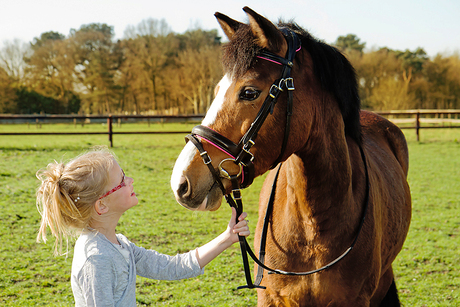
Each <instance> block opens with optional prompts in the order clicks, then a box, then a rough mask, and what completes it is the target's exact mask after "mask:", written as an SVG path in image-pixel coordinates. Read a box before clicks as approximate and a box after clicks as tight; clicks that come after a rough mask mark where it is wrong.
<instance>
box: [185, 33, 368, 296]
mask: <svg viewBox="0 0 460 307" xmlns="http://www.w3.org/2000/svg"><path fill="white" fill-rule="evenodd" d="M281 31H282V32H283V34H284V35H285V38H286V41H287V43H288V51H287V55H286V58H282V57H280V56H278V55H275V54H272V53H270V52H268V51H262V52H261V53H260V54H259V55H258V56H257V57H258V58H260V59H263V60H267V61H270V62H274V63H276V64H279V65H282V66H283V69H282V73H281V77H280V78H279V79H278V80H276V81H275V82H274V83H273V84H272V86H271V88H270V91H269V95H268V96H267V97H266V99H265V101H264V102H263V104H262V106H261V108H260V110H259V112H258V114H257V116H256V119H255V120H254V122H253V123H252V124H251V127H250V128H249V129H248V131H247V132H246V133H245V134H244V136H243V137H242V138H241V139H240V141H239V143H238V144H235V143H233V142H232V141H230V140H229V139H227V138H226V137H224V136H223V135H221V134H219V133H218V132H216V131H214V130H212V129H211V128H208V127H205V126H201V125H199V126H196V127H194V128H193V129H192V133H191V134H189V135H187V136H186V138H187V139H188V140H190V141H191V142H192V143H193V144H194V145H195V147H196V148H197V149H198V151H199V152H200V156H201V158H202V159H203V162H204V164H205V165H206V166H207V167H208V169H209V171H210V172H211V174H212V176H213V177H214V180H215V184H217V185H218V186H219V188H220V189H221V190H222V193H223V195H224V196H225V199H226V201H227V203H228V204H229V205H230V207H234V208H235V209H236V211H237V217H238V216H239V215H240V214H241V213H242V212H243V202H242V197H241V188H245V187H247V186H249V185H250V184H251V183H252V181H253V180H254V164H253V160H254V155H253V154H252V153H251V152H250V149H251V148H252V146H254V144H255V139H256V137H257V133H258V131H259V130H260V128H261V126H262V124H263V123H264V121H265V119H266V118H267V116H268V114H273V109H274V107H275V104H276V101H277V99H278V97H279V95H280V94H281V92H283V91H284V89H287V92H288V99H287V110H286V125H285V132H284V139H283V143H282V146H281V152H280V154H279V156H278V158H277V159H276V161H275V162H274V163H273V165H272V167H271V168H274V167H275V166H276V165H279V166H278V170H277V172H276V175H275V178H274V181H273V184H272V190H271V193H270V198H269V201H268V204H267V210H266V213H265V217H264V225H263V228H262V236H261V242H260V248H259V258H257V257H256V256H255V254H254V252H253V251H252V249H251V248H250V246H249V244H248V242H247V241H246V238H245V237H242V236H239V242H240V248H241V254H242V258H243V267H244V271H245V277H246V285H245V286H241V287H238V289H242V288H261V289H265V287H263V286H260V283H261V282H262V278H263V270H264V269H265V270H267V271H268V272H269V274H282V275H296V276H305V275H311V274H314V273H317V272H320V271H323V270H326V269H328V268H330V267H331V266H333V265H334V264H336V263H338V262H339V261H340V260H342V259H343V258H344V257H345V256H346V255H347V254H348V253H349V252H350V251H351V250H352V249H353V247H354V245H355V243H356V242H357V240H358V237H359V234H360V233H361V230H362V228H363V225H364V220H365V217H366V213H367V208H368V204H369V174H368V169H367V162H366V157H365V155H364V151H363V149H362V146H361V144H358V145H359V149H360V153H361V158H362V160H363V163H364V168H365V174H366V194H365V199H364V207H365V209H364V214H363V217H362V219H361V221H360V224H359V227H358V233H357V235H356V237H355V239H354V240H353V242H352V244H351V245H350V247H349V248H348V249H347V250H346V251H345V252H344V253H342V254H341V255H340V256H339V257H337V258H336V259H335V260H333V261H331V262H330V263H329V264H327V265H325V266H323V267H321V268H319V269H316V270H313V271H308V272H286V271H282V270H278V269H272V268H269V267H267V266H266V265H265V264H264V259H265V245H266V237H267V231H268V224H269V220H270V216H271V212H272V209H273V203H274V199H275V194H276V184H277V179H278V175H279V172H280V169H281V166H282V163H280V161H282V158H283V155H284V151H285V149H286V145H287V140H288V136H289V132H290V119H291V115H292V104H293V103H292V101H293V90H294V80H293V78H292V77H291V76H290V75H291V69H292V67H293V61H294V58H295V55H296V52H297V51H299V50H300V49H301V46H300V40H299V38H298V37H297V35H296V34H295V33H294V32H292V31H290V30H289V29H286V28H283V29H281ZM201 139H204V140H206V141H207V142H208V143H209V144H211V145H213V146H215V147H217V148H218V149H219V150H221V151H223V152H224V153H226V154H227V155H229V156H230V157H231V159H225V160H223V161H222V162H224V161H228V160H231V161H233V162H234V163H235V164H236V165H238V166H239V167H240V171H239V172H238V174H235V175H231V174H229V173H228V172H227V171H226V170H225V169H224V168H223V166H222V162H221V163H220V164H219V167H218V170H216V169H215V168H214V167H213V166H212V164H211V162H212V161H211V158H210V157H209V154H208V153H207V151H205V150H204V148H203V146H202V144H201ZM240 177H241V178H240ZM221 178H225V179H228V180H230V181H231V183H232V193H231V195H230V194H227V193H226V190H225V188H224V185H223V183H222V181H221ZM237 222H238V218H237ZM248 254H249V256H250V257H251V258H252V259H253V260H254V262H255V263H256V264H257V265H258V272H257V276H256V280H255V283H253V282H252V278H251V273H250V271H251V269H250V267H249V262H248Z"/></svg>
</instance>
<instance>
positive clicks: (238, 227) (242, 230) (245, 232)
mask: <svg viewBox="0 0 460 307" xmlns="http://www.w3.org/2000/svg"><path fill="white" fill-rule="evenodd" d="M247 216H248V215H247V213H246V212H243V213H241V215H240V216H239V217H238V223H236V209H235V208H233V207H232V217H231V219H230V222H229V223H228V227H227V230H228V231H229V232H230V240H231V242H232V243H236V242H238V241H239V239H238V235H240V236H243V237H247V236H249V234H250V233H251V232H250V231H249V226H248V221H246V220H245V218H246V217H247Z"/></svg>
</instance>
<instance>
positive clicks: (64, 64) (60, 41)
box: [26, 32, 78, 113]
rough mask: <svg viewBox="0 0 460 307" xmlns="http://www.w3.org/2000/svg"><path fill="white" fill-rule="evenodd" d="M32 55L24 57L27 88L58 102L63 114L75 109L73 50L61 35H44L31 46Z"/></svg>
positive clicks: (46, 33)
mask: <svg viewBox="0 0 460 307" xmlns="http://www.w3.org/2000/svg"><path fill="white" fill-rule="evenodd" d="M31 48H32V50H33V53H32V54H31V55H30V56H29V57H27V58H26V62H27V64H28V68H27V72H28V74H27V75H28V86H29V88H31V89H33V91H35V92H37V93H38V94H40V95H43V96H46V97H50V98H52V99H55V100H56V101H58V102H59V103H60V104H61V106H60V107H59V109H60V110H63V112H65V113H72V112H78V109H77V110H75V98H76V95H75V93H74V85H75V80H74V74H75V67H76V62H75V59H74V57H73V56H72V54H73V49H72V48H71V46H70V45H69V41H68V40H66V38H65V36H64V35H62V34H59V33H57V32H45V33H42V34H41V35H40V37H39V38H37V37H36V38H35V39H34V41H33V43H31Z"/></svg>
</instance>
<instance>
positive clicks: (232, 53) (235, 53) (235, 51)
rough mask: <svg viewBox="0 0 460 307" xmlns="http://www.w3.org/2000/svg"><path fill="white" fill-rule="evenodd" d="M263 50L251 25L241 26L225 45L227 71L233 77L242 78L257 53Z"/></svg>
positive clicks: (252, 63) (223, 57) (224, 60)
mask: <svg viewBox="0 0 460 307" xmlns="http://www.w3.org/2000/svg"><path fill="white" fill-rule="evenodd" d="M261 50H262V48H261V47H260V46H258V45H257V44H256V43H255V37H254V34H252V31H251V29H250V27H249V26H248V25H242V26H240V28H239V29H238V30H237V31H236V32H235V35H234V36H233V39H232V40H231V41H230V42H228V43H227V44H225V45H224V47H223V52H222V64H223V68H224V71H225V73H228V74H229V75H231V76H232V77H233V78H240V77H241V76H242V75H243V74H244V73H246V72H247V71H248V70H249V69H250V68H251V67H252V66H253V65H254V61H255V59H256V55H257V54H258V53H259V52H260V51H261Z"/></svg>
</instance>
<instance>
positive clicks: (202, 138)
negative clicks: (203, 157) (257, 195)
mask: <svg viewBox="0 0 460 307" xmlns="http://www.w3.org/2000/svg"><path fill="white" fill-rule="evenodd" d="M208 128H209V127H208ZM209 129H211V128H209ZM211 130H212V129H211ZM214 131H215V130H214ZM196 137H197V138H199V139H200V140H206V142H208V143H209V144H211V145H212V146H214V147H216V148H217V149H219V150H220V151H222V152H223V153H225V154H227V155H228V156H230V157H231V158H232V159H233V160H236V158H235V157H234V156H233V155H232V154H230V153H229V152H228V151H226V150H223V149H222V148H220V147H219V146H217V145H216V144H214V143H213V142H211V141H210V140H208V139H207V138H205V137H202V136H201V135H196ZM243 182H244V172H241V183H243Z"/></svg>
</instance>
